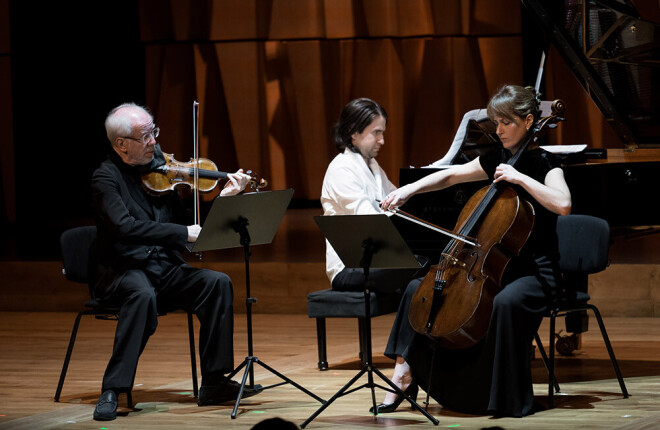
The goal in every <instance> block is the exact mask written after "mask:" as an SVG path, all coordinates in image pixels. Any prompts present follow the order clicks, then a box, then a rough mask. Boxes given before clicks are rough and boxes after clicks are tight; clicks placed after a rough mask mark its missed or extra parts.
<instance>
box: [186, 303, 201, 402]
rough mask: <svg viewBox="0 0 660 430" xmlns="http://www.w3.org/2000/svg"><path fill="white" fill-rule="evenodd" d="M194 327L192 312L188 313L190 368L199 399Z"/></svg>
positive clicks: (194, 389)
mask: <svg viewBox="0 0 660 430" xmlns="http://www.w3.org/2000/svg"><path fill="white" fill-rule="evenodd" d="M194 327H195V326H194V324H193V317H192V312H188V337H189V338H190V366H191V368H192V383H193V395H194V396H195V397H197V396H198V394H199V386H198V384H197V357H196V355H195V330H194Z"/></svg>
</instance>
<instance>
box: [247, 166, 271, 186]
mask: <svg viewBox="0 0 660 430" xmlns="http://www.w3.org/2000/svg"><path fill="white" fill-rule="evenodd" d="M245 173H246V174H248V175H250V181H249V182H248V185H249V186H250V189H251V190H253V191H259V190H261V189H262V188H266V187H267V186H268V181H267V180H265V179H264V178H261V179H259V178H258V177H257V174H256V173H254V172H253V171H252V170H248V171H247V172H245Z"/></svg>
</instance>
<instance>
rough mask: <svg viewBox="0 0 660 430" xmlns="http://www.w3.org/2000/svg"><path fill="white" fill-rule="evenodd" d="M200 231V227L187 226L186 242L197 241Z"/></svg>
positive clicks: (197, 225)
mask: <svg viewBox="0 0 660 430" xmlns="http://www.w3.org/2000/svg"><path fill="white" fill-rule="evenodd" d="M200 231H202V227H201V226H200V225H199V224H195V225H189V226H188V242H195V241H197V237H198V236H199V232H200Z"/></svg>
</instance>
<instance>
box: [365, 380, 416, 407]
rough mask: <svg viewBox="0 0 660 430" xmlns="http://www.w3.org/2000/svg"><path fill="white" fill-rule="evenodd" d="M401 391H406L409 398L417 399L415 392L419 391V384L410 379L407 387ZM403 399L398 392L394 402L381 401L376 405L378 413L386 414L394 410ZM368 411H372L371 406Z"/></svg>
mask: <svg viewBox="0 0 660 430" xmlns="http://www.w3.org/2000/svg"><path fill="white" fill-rule="evenodd" d="M403 392H404V393H406V394H407V395H408V396H409V397H410V398H411V399H413V400H417V393H418V392H419V386H418V385H417V383H416V382H415V381H412V382H411V383H410V385H408V387H406V389H405V390H403ZM404 399H405V397H403V396H402V395H401V394H399V395H398V396H396V400H395V401H394V403H389V404H385V403H381V404H380V405H378V406H376V408H377V409H378V413H379V414H387V413H390V412H394V411H396V408H398V407H399V405H400V404H401V402H403V400H404ZM369 412H371V413H372V414H373V413H374V407H373V406H372V407H371V408H369Z"/></svg>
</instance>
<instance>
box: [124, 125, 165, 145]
mask: <svg viewBox="0 0 660 430" xmlns="http://www.w3.org/2000/svg"><path fill="white" fill-rule="evenodd" d="M159 134H160V128H158V127H154V128H153V130H151V131H150V132H149V133H145V134H143V135H142V137H141V138H139V139H136V138H134V137H131V136H121V138H122V139H130V140H134V141H136V142H139V143H141V144H143V145H144V144H146V143H147V142H149V141H150V140H151V139H152V138H154V139H155V138H157V137H158V135H159Z"/></svg>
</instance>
